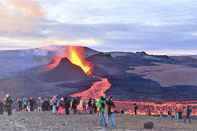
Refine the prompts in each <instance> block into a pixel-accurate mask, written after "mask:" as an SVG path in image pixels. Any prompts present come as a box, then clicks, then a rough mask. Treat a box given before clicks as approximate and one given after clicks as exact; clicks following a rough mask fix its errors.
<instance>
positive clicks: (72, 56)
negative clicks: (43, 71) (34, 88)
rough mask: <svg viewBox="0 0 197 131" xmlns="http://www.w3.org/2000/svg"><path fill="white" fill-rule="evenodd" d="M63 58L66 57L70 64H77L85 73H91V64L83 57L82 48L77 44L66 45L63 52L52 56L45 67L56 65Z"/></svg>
mask: <svg viewBox="0 0 197 131" xmlns="http://www.w3.org/2000/svg"><path fill="white" fill-rule="evenodd" d="M63 58H68V59H69V60H70V62H71V63H72V64H74V65H77V66H79V67H80V68H81V69H82V70H83V71H84V73H85V74H87V75H91V74H92V64H91V63H90V62H89V61H87V60H86V59H85V54H84V48H83V47H78V46H68V47H67V48H66V49H65V52H64V54H59V55H56V56H54V57H53V58H52V61H51V62H50V63H49V64H48V65H47V69H48V70H50V69H53V68H55V67H57V66H58V65H59V63H60V62H61V59H63Z"/></svg>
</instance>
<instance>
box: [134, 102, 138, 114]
mask: <svg viewBox="0 0 197 131" xmlns="http://www.w3.org/2000/svg"><path fill="white" fill-rule="evenodd" d="M133 107H134V114H135V116H136V115H137V110H138V106H137V104H136V103H135V104H134V105H133Z"/></svg>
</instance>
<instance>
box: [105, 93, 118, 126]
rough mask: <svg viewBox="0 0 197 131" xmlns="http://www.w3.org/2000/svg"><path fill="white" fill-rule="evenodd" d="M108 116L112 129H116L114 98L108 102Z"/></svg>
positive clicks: (110, 98)
mask: <svg viewBox="0 0 197 131" xmlns="http://www.w3.org/2000/svg"><path fill="white" fill-rule="evenodd" d="M106 104H107V115H108V121H109V122H108V123H109V124H110V125H111V127H112V128H116V115H115V107H116V106H115V104H114V102H113V100H112V97H109V98H108V100H107V102H106Z"/></svg>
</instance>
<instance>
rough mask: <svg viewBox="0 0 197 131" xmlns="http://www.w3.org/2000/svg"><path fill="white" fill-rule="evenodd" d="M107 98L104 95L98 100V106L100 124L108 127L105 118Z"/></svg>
mask: <svg viewBox="0 0 197 131" xmlns="http://www.w3.org/2000/svg"><path fill="white" fill-rule="evenodd" d="M105 104H106V101H105V98H104V97H103V96H102V97H101V98H100V99H99V100H98V101H97V104H96V105H97V108H98V110H99V125H100V126H102V127H107V122H106V119H105Z"/></svg>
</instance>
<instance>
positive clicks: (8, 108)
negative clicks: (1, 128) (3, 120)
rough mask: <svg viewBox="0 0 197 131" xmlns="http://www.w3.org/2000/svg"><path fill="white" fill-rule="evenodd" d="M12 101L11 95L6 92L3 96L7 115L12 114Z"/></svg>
mask: <svg viewBox="0 0 197 131" xmlns="http://www.w3.org/2000/svg"><path fill="white" fill-rule="evenodd" d="M12 103H13V100H12V98H11V96H10V95H9V94H7V95H6V97H5V108H6V111H7V113H8V116H10V115H12Z"/></svg>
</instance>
